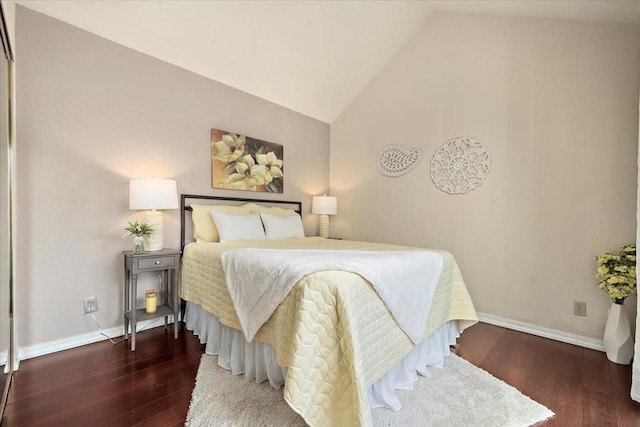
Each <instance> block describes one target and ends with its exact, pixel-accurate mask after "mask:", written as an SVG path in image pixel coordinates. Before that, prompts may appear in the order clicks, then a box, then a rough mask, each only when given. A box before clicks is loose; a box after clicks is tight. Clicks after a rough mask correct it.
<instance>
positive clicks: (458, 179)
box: [431, 137, 491, 194]
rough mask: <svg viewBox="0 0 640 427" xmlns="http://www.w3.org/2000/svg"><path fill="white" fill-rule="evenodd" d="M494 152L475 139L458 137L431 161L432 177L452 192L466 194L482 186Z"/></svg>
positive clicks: (439, 151)
mask: <svg viewBox="0 0 640 427" xmlns="http://www.w3.org/2000/svg"><path fill="white" fill-rule="evenodd" d="M490 165H491V154H490V153H489V150H487V148H486V147H485V146H484V145H482V143H480V141H478V140H476V139H473V138H466V137H460V138H454V139H452V140H450V141H448V142H447V143H446V144H444V145H443V146H442V147H440V148H439V149H438V151H436V153H435V154H434V156H433V160H431V180H433V183H434V184H435V185H436V187H438V188H439V189H440V190H442V191H444V192H445V193H449V194H464V193H468V192H469V191H471V190H473V189H474V188H476V187H478V186H479V185H480V184H482V182H483V181H484V180H485V178H486V177H487V175H488V174H489V167H490Z"/></svg>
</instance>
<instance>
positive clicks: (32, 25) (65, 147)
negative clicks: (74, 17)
mask: <svg viewBox="0 0 640 427" xmlns="http://www.w3.org/2000/svg"><path fill="white" fill-rule="evenodd" d="M16 13H17V17H16V45H17V60H16V66H17V115H18V129H17V131H18V134H17V137H18V140H17V150H18V152H17V157H18V161H17V162H18V163H17V171H18V177H17V181H18V183H17V184H18V185H17V191H18V194H17V197H18V201H17V211H18V218H17V221H18V236H17V238H18V248H17V263H18V265H17V276H16V285H15V286H16V294H17V295H16V299H17V301H16V306H17V316H18V318H17V328H18V331H17V332H18V338H19V346H20V347H25V346H31V345H34V344H40V343H44V342H47V341H51V340H58V339H64V338H68V337H73V336H75V335H78V334H83V333H88V332H93V331H95V325H94V324H93V321H92V320H91V318H90V317H89V316H83V314H82V310H81V307H82V299H83V298H85V297H87V296H91V295H95V296H97V297H98V305H99V307H100V311H99V313H98V315H97V317H98V319H99V320H100V322H101V326H102V327H103V328H110V327H114V326H116V325H119V324H122V320H121V319H122V303H123V301H122V298H123V293H122V255H121V251H122V250H126V249H130V248H132V241H131V239H130V238H127V239H124V240H123V239H122V238H121V236H122V235H123V230H122V228H121V225H122V223H123V222H124V221H125V220H126V219H127V218H128V217H129V216H130V215H131V214H133V212H131V211H129V210H128V181H129V179H130V178H132V177H149V176H156V177H163V178H173V179H176V180H177V184H178V191H179V192H188V193H199V194H217V195H226V196H240V197H268V195H266V194H264V193H251V192H234V191H223V190H215V191H214V190H212V189H211V185H210V173H211V171H210V168H211V166H210V155H211V152H210V150H211V149H210V130H211V128H220V129H225V130H229V131H236V132H240V133H244V134H247V135H250V136H253V137H256V138H260V139H265V140H268V141H273V142H277V143H280V144H283V145H284V150H285V193H284V194H282V195H278V196H274V197H276V198H279V199H281V200H301V201H302V202H303V210H304V211H305V214H306V213H308V212H309V211H310V203H311V195H312V194H318V193H322V192H323V191H326V190H327V188H328V184H329V174H328V170H329V125H328V124H326V123H322V122H319V121H317V120H313V119H311V118H308V117H306V116H303V115H301V114H298V113H295V112H293V111H290V110H287V109H285V108H282V107H279V106H277V105H274V104H272V103H269V102H267V101H264V100H262V99H259V98H256V97H254V96H251V95H248V94H246V93H243V92H240V91H238V90H235V89H232V88H229V87H227V86H224V85H222V84H220V83H217V82H214V81H211V80H208V79H205V78H203V77H200V76H198V75H196V74H193V73H190V72H187V71H185V70H183V69H180V68H177V67H175V66H172V65H169V64H167V63H164V62H162V61H160V60H157V59H154V58H151V57H149V56H146V55H143V54H140V53H138V52H135V51H133V50H131V49H128V48H124V47H122V46H120V45H117V44H115V43H112V42H109V41H107V40H104V39H101V38H99V37H97V36H94V35H92V34H90V33H87V32H85V31H82V30H79V29H77V28H74V27H72V26H70V25H67V24H64V23H61V22H59V21H56V20H54V19H51V18H49V17H46V16H44V15H40V14H38V13H35V12H32V11H30V10H28V9H25V8H22V7H18V8H17V11H16ZM220 64H221V65H220V66H224V58H220ZM305 216H306V218H305V229H306V231H307V233H314V232H315V230H316V227H317V218H316V216H315V215H308V216H307V215H305ZM178 245H179V214H178V211H167V212H165V247H177V246H178Z"/></svg>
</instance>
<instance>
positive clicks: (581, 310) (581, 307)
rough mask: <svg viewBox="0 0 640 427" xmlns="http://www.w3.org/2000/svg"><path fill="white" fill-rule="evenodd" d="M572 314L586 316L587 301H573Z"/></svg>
mask: <svg viewBox="0 0 640 427" xmlns="http://www.w3.org/2000/svg"><path fill="white" fill-rule="evenodd" d="M573 314H575V315H576V316H586V315H587V303H586V302H580V301H574V302H573Z"/></svg>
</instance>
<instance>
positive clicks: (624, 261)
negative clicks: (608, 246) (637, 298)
mask: <svg viewBox="0 0 640 427" xmlns="http://www.w3.org/2000/svg"><path fill="white" fill-rule="evenodd" d="M597 260H598V270H597V274H596V278H597V279H598V280H599V282H598V287H599V288H600V289H604V290H606V291H607V293H608V294H609V296H610V297H611V299H613V301H614V302H615V303H616V304H622V303H623V302H624V299H625V298H626V297H627V296H629V294H636V292H637V288H636V245H627V246H624V247H623V248H622V251H621V252H616V253H612V254H603V255H598V257H597Z"/></svg>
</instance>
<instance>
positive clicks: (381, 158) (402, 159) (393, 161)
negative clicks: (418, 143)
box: [378, 144, 422, 177]
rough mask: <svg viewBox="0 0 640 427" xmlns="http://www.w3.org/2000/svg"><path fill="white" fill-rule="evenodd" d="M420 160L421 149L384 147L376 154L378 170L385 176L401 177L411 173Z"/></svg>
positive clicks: (396, 146)
mask: <svg viewBox="0 0 640 427" xmlns="http://www.w3.org/2000/svg"><path fill="white" fill-rule="evenodd" d="M420 160H422V149H421V148H406V147H403V146H402V145H393V144H392V145H385V146H384V147H382V150H380V152H379V153H378V170H379V171H380V173H381V174H382V175H385V176H393V177H396V176H402V175H405V174H408V173H409V172H411V171H412V170H413V169H414V168H415V167H416V166H418V164H419V163H420Z"/></svg>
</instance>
